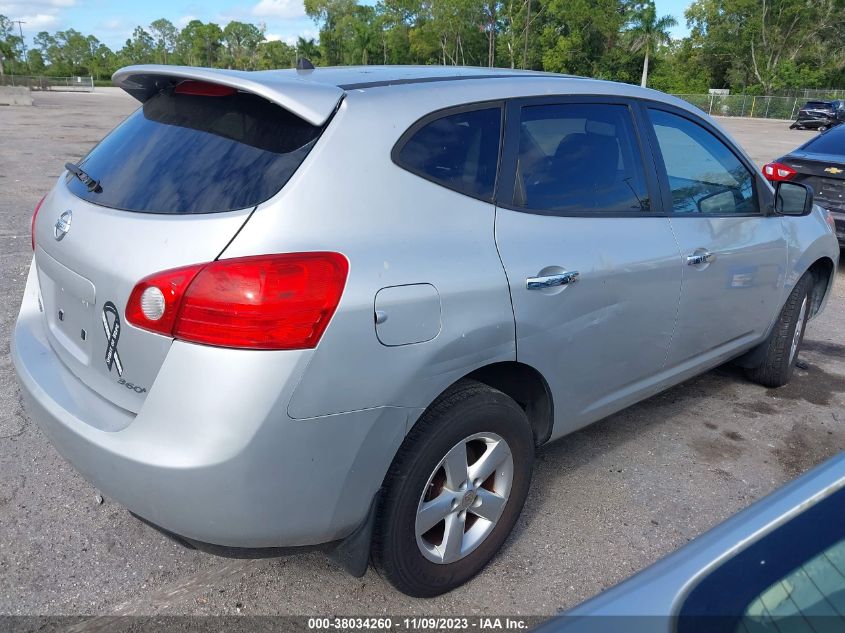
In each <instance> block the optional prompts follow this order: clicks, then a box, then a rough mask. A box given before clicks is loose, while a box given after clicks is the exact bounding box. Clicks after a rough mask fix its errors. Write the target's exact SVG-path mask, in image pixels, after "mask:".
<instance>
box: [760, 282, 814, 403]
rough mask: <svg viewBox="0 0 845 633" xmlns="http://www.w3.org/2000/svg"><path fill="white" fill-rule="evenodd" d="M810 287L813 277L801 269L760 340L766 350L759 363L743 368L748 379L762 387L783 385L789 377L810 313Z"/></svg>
mask: <svg viewBox="0 0 845 633" xmlns="http://www.w3.org/2000/svg"><path fill="white" fill-rule="evenodd" d="M812 290H813V277H812V275H811V274H810V273H805V274H804V276H803V277H801V279H799V280H798V283H797V284H795V288H793V289H792V292H791V293H789V297H788V298H787V299H786V305H784V306H783V309H782V310H781V311H780V316H779V317H778V320H777V323H775V326H774V329H773V330H772V333H771V334H770V335H769V338H768V340H767V341H766V342H765V343H764V345H765V346H766V352H765V356H764V357H763V362H762V364H760V366H759V367H755V368H753V369H747V370H746V375H747V376H748V378H749V379H751V380H752V381H754V382H756V383H757V384H760V385H763V386H764V387H770V388H775V387H782V386H784V385H785V384H786V383H788V382H789V379H790V378H792V372H793V370H794V369H795V360H796V359H797V358H798V350H799V349H800V348H801V342H802V341H803V340H804V330H805V329H806V327H807V319H808V317H809V314H810V305H811V304H812V301H811V299H812V296H811V295H812Z"/></svg>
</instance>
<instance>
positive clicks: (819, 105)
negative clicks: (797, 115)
mask: <svg viewBox="0 0 845 633" xmlns="http://www.w3.org/2000/svg"><path fill="white" fill-rule="evenodd" d="M831 108H833V104H832V103H829V102H827V101H808V102H807V103H806V104H804V109H806V110H830V109H831Z"/></svg>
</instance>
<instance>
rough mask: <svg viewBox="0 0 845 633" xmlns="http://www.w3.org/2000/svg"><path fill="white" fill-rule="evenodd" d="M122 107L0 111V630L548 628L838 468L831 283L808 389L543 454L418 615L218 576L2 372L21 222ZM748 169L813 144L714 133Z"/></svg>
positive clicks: (799, 378)
mask: <svg viewBox="0 0 845 633" xmlns="http://www.w3.org/2000/svg"><path fill="white" fill-rule="evenodd" d="M134 107H135V104H134V102H133V100H132V99H130V98H129V97H127V96H125V95H123V94H122V93H120V92H119V91H116V90H98V92H96V93H94V94H59V93H52V94H51V93H48V94H43V95H41V94H39V95H36V103H35V106H33V107H5V108H0V138H2V151H0V218H1V219H0V297H2V299H3V300H2V309H0V346H1V347H0V613H6V614H9V613H11V614H42V615H43V614H100V615H107V614H152V613H156V614H224V613H245V614H319V615H329V614H347V615H349V614H360V615H378V614H466V615H471V614H489V613H512V614H522V615H529V614H536V615H542V614H552V613H555V612H556V611H557V610H558V609H559V608H566V607H571V606H573V605H575V604H576V603H578V602H580V601H581V600H583V599H585V598H588V597H590V596H591V595H593V594H595V593H596V592H599V591H601V590H602V589H604V588H606V587H609V586H611V585H613V584H615V583H616V582H618V581H620V580H622V579H624V578H626V577H627V576H629V575H631V574H632V573H634V572H636V571H637V570H640V569H642V568H643V567H645V566H647V565H648V564H650V563H652V562H654V561H655V560H657V559H658V558H660V557H662V556H664V555H665V554H668V553H669V552H671V551H673V550H675V549H677V548H678V547H679V546H681V545H683V544H684V543H686V542H687V541H689V540H691V539H693V538H695V537H696V536H697V535H699V534H701V533H702V532H703V531H705V530H707V529H708V528H710V527H712V526H713V525H715V524H717V523H718V522H720V521H722V520H723V519H725V518H727V517H728V516H730V515H731V514H733V513H734V512H736V511H738V510H740V509H741V508H743V507H745V506H747V505H748V504H750V503H752V502H753V501H754V500H756V499H759V498H760V497H762V496H763V495H765V494H766V493H768V492H770V491H772V490H773V489H775V488H777V487H778V486H780V485H782V484H783V483H785V482H787V481H789V480H791V479H793V478H794V477H796V476H797V475H799V474H801V473H803V472H804V471H806V470H807V469H809V468H811V467H812V466H814V465H816V464H818V463H820V462H822V461H823V460H825V459H827V458H828V457H830V456H832V455H834V454H836V453H837V452H839V451H842V450H843V449H845V409H844V408H843V405H845V395H844V394H845V328H843V320H844V319H845V317H843V314H845V280H843V277H845V271H844V270H843V269H840V270H839V272H838V277H839V279H838V282H837V286H836V288H835V289H834V295H833V297H832V298H831V300H830V303H829V305H828V307H827V310H826V312H825V313H824V314H822V315H821V316H820V317H819V318H818V319H816V320H814V321H813V322H812V323H811V324H810V326H809V327H808V330H807V340H806V342H805V347H804V350H803V351H802V353H801V358H802V359H803V360H804V361H806V363H807V364H808V369H807V370H806V371H797V372H796V375H795V378H794V379H793V382H792V383H791V384H790V385H788V386H787V387H784V388H783V389H779V390H767V389H764V388H762V387H758V386H755V385H752V384H750V383H749V382H747V381H746V380H745V379H744V378H743V376H742V374H741V373H740V372H738V371H737V370H735V369H732V368H729V367H723V368H719V369H717V370H715V371H712V372H710V373H708V374H705V375H703V376H701V377H699V378H696V379H694V380H691V381H689V382H687V383H685V384H683V385H680V386H677V387H675V388H673V389H671V390H669V391H667V392H665V393H663V394H661V395H658V396H656V397H653V398H651V399H649V400H647V401H645V402H643V403H641V404H639V405H637V406H634V407H632V408H630V409H628V410H626V411H624V412H622V413H619V414H617V415H614V416H612V417H610V418H608V419H606V420H604V421H602V422H599V423H597V424H595V425H593V426H591V427H589V428H587V429H585V430H583V431H581V432H578V433H576V434H574V435H571V436H569V437H567V438H564V439H563V440H561V441H559V442H557V443H555V444H553V445H551V446H548V447H546V448H544V449H543V450H541V451H540V453H539V455H538V459H537V466H536V470H535V475H534V480H533V483H532V487H531V493H530V497H529V499H528V502H527V504H526V507H525V512H524V513H523V516H522V518H521V519H520V521H519V523H518V525H517V527H516V530H515V532H514V534H513V536H512V538H511V539H510V540H509V541H508V543H507V544H506V546H505V548H504V550H503V551H502V552H501V553H500V555H499V556H498V557H497V558H496V559H495V560H494V561H493V563H492V564H491V565H490V566H489V567H488V568H487V570H486V571H484V572H483V573H482V574H481V575H480V576H479V577H477V578H476V579H475V580H473V581H472V582H471V583H469V584H468V585H467V586H465V587H462V588H460V589H458V590H456V591H454V592H452V593H451V594H449V595H446V596H442V597H440V598H437V599H434V600H428V601H422V600H415V599H411V598H408V597H406V596H403V595H401V594H399V593H397V592H396V591H394V590H393V589H392V588H390V587H389V586H388V585H387V584H386V583H385V582H384V581H382V580H381V579H380V578H379V577H378V576H377V575H376V574H375V573H374V572H372V571H369V572H368V573H367V575H366V576H365V577H364V578H362V579H354V578H351V577H349V576H347V575H346V574H345V573H344V572H342V571H340V570H339V569H337V568H336V567H334V566H333V565H332V564H331V563H330V562H329V561H327V560H326V559H325V558H323V556H322V555H320V554H316V553H312V554H303V555H297V556H291V557H287V558H281V559H274V560H249V561H243V560H236V561H233V560H226V559H222V558H216V557H214V556H211V555H207V554H202V553H197V552H195V551H189V550H186V549H183V548H182V547H180V546H178V545H176V544H174V543H172V542H171V541H169V540H167V539H165V538H164V537H162V536H161V535H160V534H159V533H157V532H156V531H154V530H152V529H151V528H149V527H147V526H146V525H144V524H142V523H140V522H139V521H137V520H135V519H134V518H133V517H132V516H130V515H129V513H128V512H127V511H126V510H125V509H124V508H123V507H121V506H120V505H118V504H117V503H114V502H112V501H111V500H109V499H105V500H104V501H101V499H100V498H99V497H98V493H97V491H96V490H95V489H93V488H92V487H91V486H90V485H89V484H87V483H86V482H85V481H84V480H83V479H82V478H81V477H80V476H79V475H77V474H76V473H75V472H74V470H73V469H72V468H71V467H70V466H69V465H68V464H66V463H65V462H64V461H63V460H62V459H61V458H60V457H59V456H58V454H57V453H56V451H55V450H54V449H53V448H52V446H51V445H50V444H49V443H48V442H47V440H46V439H45V437H44V435H43V434H42V433H41V432H40V430H39V429H38V428H37V426H36V425H35V424H34V423H33V422H32V421H31V420H30V419H29V417H28V416H27V414H26V413H24V411H23V409H22V407H21V402H20V397H19V394H18V390H17V387H16V384H15V379H14V376H13V371H12V366H11V360H10V358H9V353H8V352H9V338H10V335H11V330H12V327H13V324H14V320H15V317H16V314H17V309H18V305H19V301H20V296H21V292H22V289H23V285H24V280H25V277H26V273H27V269H28V266H29V261H30V257H31V249H30V243H29V222H30V217H31V214H32V208H33V206H34V204H35V203H36V202H37V201H38V199H39V198H40V197H41V195H42V194H43V193H44V192H45V191H47V190H48V188H49V187H50V186H51V185H52V183H53V181H54V179H55V177H56V175H57V174H58V173H59V171H60V169H61V165H62V164H64V162H65V161H67V160H74V159H78V158H80V157H81V156H82V155H83V154H85V153H86V152H87V150H88V149H89V148H90V147H91V146H92V145H93V144H94V143H96V142H97V141H98V140H99V139H100V138H102V136H103V135H104V134H105V133H106V132H107V131H108V130H109V129H110V128H111V127H113V126H114V125H115V124H116V123H118V122H119V121H120V120H121V119H122V118H123V117H124V116H126V115H127V114H128V113H129V112H130V111H131V110H132V109H133V108H134ZM722 122H723V124H724V125H725V126H726V127H727V128H728V129H729V130H730V131H731V132H732V133H733V134H734V136H735V137H736V138H737V139H738V140H739V141H740V142H741V143H742V144H743V145H744V146H745V147H746V148H748V149H749V150H750V152H751V153H752V156H753V157H754V159H755V160H756V161H757V162H759V163H761V164H762V163H764V162H766V161H768V160H770V159H772V158H775V157H777V156H779V155H780V154H782V153H784V152H786V151H788V150H789V149H791V148H793V147H794V146H796V145H798V144H799V143H800V142H802V140H803V139H805V138H808V137H809V136H810V135H811V134H812V133H810V132H797V131H789V130H788V129H787V125H786V124H785V123H783V122H776V121H775V122H773V121H761V120H743V121H739V120H735V119H723V120H722Z"/></svg>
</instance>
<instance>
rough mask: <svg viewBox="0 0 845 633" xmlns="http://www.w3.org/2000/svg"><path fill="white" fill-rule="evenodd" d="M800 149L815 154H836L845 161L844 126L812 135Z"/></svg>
mask: <svg viewBox="0 0 845 633" xmlns="http://www.w3.org/2000/svg"><path fill="white" fill-rule="evenodd" d="M802 149H803V150H804V151H806V152H816V153H817V154H837V155H839V156H841V157H842V161H843V162H845V126H837V127H835V128H833V129H832V130H830V131H829V132H825V133H824V134H819V135H818V136H816V137H813V139H812V140H811V141H810V142H809V143H807V144H806V145H804V147H803V148H802Z"/></svg>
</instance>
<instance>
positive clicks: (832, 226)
mask: <svg viewBox="0 0 845 633" xmlns="http://www.w3.org/2000/svg"><path fill="white" fill-rule="evenodd" d="M824 219H825V220H827V224H828V226H830V230H831V231H832V232H833V234H834V235H836V219H835V218H834V217H833V214H832V213H831V212H830V211H829V210H828V209H825V217H824Z"/></svg>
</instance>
